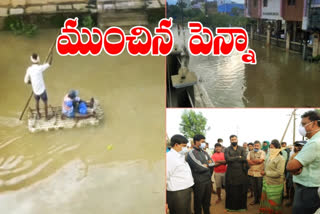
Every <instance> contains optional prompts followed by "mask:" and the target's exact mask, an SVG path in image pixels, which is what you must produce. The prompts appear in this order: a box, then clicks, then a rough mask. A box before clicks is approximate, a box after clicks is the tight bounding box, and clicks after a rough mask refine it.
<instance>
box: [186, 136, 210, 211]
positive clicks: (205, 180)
mask: <svg viewBox="0 0 320 214" xmlns="http://www.w3.org/2000/svg"><path fill="white" fill-rule="evenodd" d="M205 139H206V138H205V137H204V136H203V135H195V136H194V137H193V142H194V146H193V149H192V150H191V151H190V152H189V153H188V155H187V162H188V163H189V165H190V168H191V171H192V176H193V178H194V187H193V192H194V211H195V214H201V213H202V210H203V213H204V214H210V201H211V191H212V185H211V175H212V169H213V166H214V162H213V161H212V159H211V157H210V156H209V155H208V153H207V152H205V151H204V150H203V149H204V148H205V146H206V143H205Z"/></svg>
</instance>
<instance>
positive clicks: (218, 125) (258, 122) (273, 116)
mask: <svg viewBox="0 0 320 214" xmlns="http://www.w3.org/2000/svg"><path fill="white" fill-rule="evenodd" d="M309 110H313V109H298V110H297V117H296V118H297V119H296V139H295V140H296V141H297V140H302V136H301V135H300V134H299V132H298V127H299V124H300V122H301V115H302V114H303V113H304V112H306V111H309ZM194 111H196V112H202V114H203V116H204V117H206V118H207V125H208V126H209V127H210V130H209V131H207V134H206V141H207V142H209V143H210V147H213V146H214V144H215V143H216V142H217V139H218V138H222V139H223V141H224V146H229V144H230V141H229V136H230V135H231V134H235V135H237V136H238V140H239V144H240V145H242V144H243V142H253V141H255V140H259V141H264V140H268V141H271V140H273V139H277V140H279V141H280V140H281V137H282V135H283V133H284V130H285V128H286V126H287V124H288V121H289V119H290V115H291V113H292V111H293V109H274V108H273V109H249V108H245V109H244V108H243V109H195V110H194ZM182 112H183V109H167V134H168V137H169V138H170V137H172V136H173V135H174V134H180V131H179V124H180V123H181V114H182ZM284 141H285V142H287V143H288V145H292V143H293V120H292V121H291V124H290V126H289V128H288V131H287V134H286V137H285V138H284Z"/></svg>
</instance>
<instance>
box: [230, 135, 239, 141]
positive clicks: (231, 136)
mask: <svg viewBox="0 0 320 214" xmlns="http://www.w3.org/2000/svg"><path fill="white" fill-rule="evenodd" d="M233 137H236V138H238V137H237V135H234V134H232V135H230V137H229V139H230V140H231V138H233Z"/></svg>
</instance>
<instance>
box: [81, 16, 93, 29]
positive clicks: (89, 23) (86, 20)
mask: <svg viewBox="0 0 320 214" xmlns="http://www.w3.org/2000/svg"><path fill="white" fill-rule="evenodd" d="M81 26H82V27H86V28H89V29H91V28H93V27H94V26H95V23H94V20H93V18H92V17H91V15H86V16H84V17H83V19H82V22H81Z"/></svg>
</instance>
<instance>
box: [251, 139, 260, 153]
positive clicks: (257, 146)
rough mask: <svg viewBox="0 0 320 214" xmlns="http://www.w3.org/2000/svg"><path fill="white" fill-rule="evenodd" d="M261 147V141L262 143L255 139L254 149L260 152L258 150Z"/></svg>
mask: <svg viewBox="0 0 320 214" xmlns="http://www.w3.org/2000/svg"><path fill="white" fill-rule="evenodd" d="M260 148H261V143H260V141H258V140H256V141H254V144H253V149H254V151H255V152H258V151H259V150H260Z"/></svg>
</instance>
